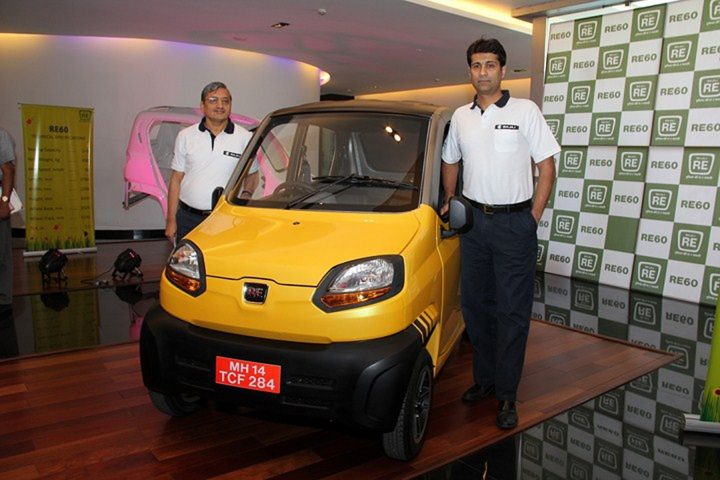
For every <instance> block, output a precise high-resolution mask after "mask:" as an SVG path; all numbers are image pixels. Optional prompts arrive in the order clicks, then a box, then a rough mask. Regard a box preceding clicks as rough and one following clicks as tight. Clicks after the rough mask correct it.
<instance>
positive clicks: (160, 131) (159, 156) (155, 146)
mask: <svg viewBox="0 0 720 480" xmlns="http://www.w3.org/2000/svg"><path fill="white" fill-rule="evenodd" d="M188 125H189V124H187V123H180V122H168V121H160V122H156V123H153V124H152V126H151V127H150V131H149V132H148V137H149V138H150V146H151V150H152V156H153V158H155V162H156V163H157V166H158V168H160V171H161V172H162V176H163V179H164V180H165V183H166V184H167V182H168V181H169V180H170V174H171V173H172V171H171V169H170V164H171V162H172V159H173V154H174V151H175V137H177V134H178V133H179V132H180V130H182V129H183V128H185V127H187V126H188Z"/></svg>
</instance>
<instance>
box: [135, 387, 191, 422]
mask: <svg viewBox="0 0 720 480" xmlns="http://www.w3.org/2000/svg"><path fill="white" fill-rule="evenodd" d="M148 394H150V400H151V401H152V404H153V405H155V408H157V409H158V410H160V411H161V412H163V413H164V414H165V415H170V416H171V417H185V416H187V415H190V414H191V413H195V412H196V411H198V409H199V408H200V398H199V397H195V396H190V395H184V394H181V395H165V394H163V393H158V392H153V391H149V392H148Z"/></svg>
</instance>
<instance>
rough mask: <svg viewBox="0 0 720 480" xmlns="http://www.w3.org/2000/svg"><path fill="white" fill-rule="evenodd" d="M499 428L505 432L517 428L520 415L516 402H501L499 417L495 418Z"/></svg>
mask: <svg viewBox="0 0 720 480" xmlns="http://www.w3.org/2000/svg"><path fill="white" fill-rule="evenodd" d="M495 422H496V423H497V426H498V427H500V428H502V429H503V430H509V429H511V428H515V427H517V423H518V415H517V410H516V409H515V402H513V401H512V400H501V401H500V404H499V405H498V413H497V417H495Z"/></svg>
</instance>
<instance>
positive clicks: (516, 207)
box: [464, 197, 532, 215]
mask: <svg viewBox="0 0 720 480" xmlns="http://www.w3.org/2000/svg"><path fill="white" fill-rule="evenodd" d="M464 198H465V200H467V201H468V202H470V205H472V206H473V207H475V208H477V209H480V210H482V212H483V213H484V214H486V215H493V214H495V213H510V212H520V211H522V210H526V209H528V208H530V207H532V201H530V200H525V201H524V202H520V203H512V204H509V205H486V204H484V203H480V202H476V201H475V200H470V199H469V198H467V197H464Z"/></svg>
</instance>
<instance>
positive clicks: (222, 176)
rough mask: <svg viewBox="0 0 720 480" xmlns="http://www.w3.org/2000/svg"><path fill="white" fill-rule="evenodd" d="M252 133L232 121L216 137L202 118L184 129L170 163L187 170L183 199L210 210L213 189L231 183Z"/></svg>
mask: <svg viewBox="0 0 720 480" xmlns="http://www.w3.org/2000/svg"><path fill="white" fill-rule="evenodd" d="M250 137H252V134H251V133H250V132H248V131H247V130H245V129H244V128H242V127H241V126H239V125H235V124H234V123H232V122H228V124H227V126H226V127H225V130H224V131H222V132H221V133H220V135H218V136H217V137H215V139H214V140H213V138H212V134H211V133H210V131H209V130H208V129H207V128H205V125H204V123H203V122H202V121H201V122H200V123H196V124H194V125H190V126H189V127H187V128H184V129H182V130H181V131H180V133H178V136H177V138H176V139H175V155H174V157H173V160H172V163H171V164H170V168H172V169H173V170H177V171H178V172H184V173H185V176H183V179H182V182H181V183H180V200H181V201H182V202H184V203H186V204H187V205H189V206H191V207H193V208H197V209H198V210H210V208H211V204H212V198H211V196H212V192H213V190H215V187H224V186H225V185H226V184H227V182H228V180H229V179H230V175H232V172H233V170H234V169H235V166H236V165H237V162H238V160H239V159H240V156H241V155H242V153H243V150H245V147H246V146H247V144H248V142H249V141H250Z"/></svg>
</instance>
